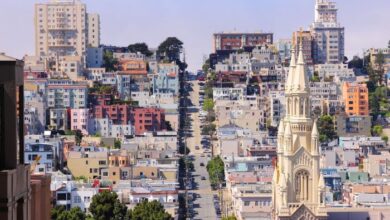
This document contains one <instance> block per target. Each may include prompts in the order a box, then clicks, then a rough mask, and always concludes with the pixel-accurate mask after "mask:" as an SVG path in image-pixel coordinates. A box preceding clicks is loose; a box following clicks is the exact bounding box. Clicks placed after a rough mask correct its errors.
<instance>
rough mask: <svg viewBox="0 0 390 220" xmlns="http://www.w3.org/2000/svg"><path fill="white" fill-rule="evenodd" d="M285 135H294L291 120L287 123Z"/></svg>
mask: <svg viewBox="0 0 390 220" xmlns="http://www.w3.org/2000/svg"><path fill="white" fill-rule="evenodd" d="M284 136H286V137H291V136H292V132H291V126H290V123H289V122H287V123H286V128H285V129H284Z"/></svg>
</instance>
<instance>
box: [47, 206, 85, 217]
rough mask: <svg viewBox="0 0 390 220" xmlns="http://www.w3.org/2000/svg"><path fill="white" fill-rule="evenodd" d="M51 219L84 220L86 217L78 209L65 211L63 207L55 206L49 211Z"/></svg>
mask: <svg viewBox="0 0 390 220" xmlns="http://www.w3.org/2000/svg"><path fill="white" fill-rule="evenodd" d="M51 219H55V220H85V219H86V215H85V213H84V212H83V211H82V210H81V209H80V207H74V208H71V209H70V210H69V211H67V210H65V207H64V206H56V207H54V208H52V209H51Z"/></svg>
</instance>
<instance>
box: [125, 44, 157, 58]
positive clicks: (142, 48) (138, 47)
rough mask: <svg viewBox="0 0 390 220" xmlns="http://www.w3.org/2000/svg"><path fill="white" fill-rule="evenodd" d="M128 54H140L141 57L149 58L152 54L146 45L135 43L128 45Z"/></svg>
mask: <svg viewBox="0 0 390 220" xmlns="http://www.w3.org/2000/svg"><path fill="white" fill-rule="evenodd" d="M128 49H129V52H132V53H137V52H139V53H142V54H143V55H145V56H147V57H150V56H152V55H153V53H152V52H151V51H150V50H149V47H148V45H147V44H146V43H135V44H130V45H129V46H128Z"/></svg>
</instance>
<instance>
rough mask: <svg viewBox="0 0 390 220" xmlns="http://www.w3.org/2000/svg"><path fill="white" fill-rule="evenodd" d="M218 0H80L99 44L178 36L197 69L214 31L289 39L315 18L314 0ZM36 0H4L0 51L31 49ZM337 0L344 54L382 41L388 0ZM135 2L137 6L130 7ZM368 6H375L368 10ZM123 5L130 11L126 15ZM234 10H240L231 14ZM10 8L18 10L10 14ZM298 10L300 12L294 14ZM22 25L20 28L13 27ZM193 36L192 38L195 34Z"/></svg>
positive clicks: (150, 41)
mask: <svg viewBox="0 0 390 220" xmlns="http://www.w3.org/2000/svg"><path fill="white" fill-rule="evenodd" d="M221 1H222V0H217V1H213V2H207V6H205V4H200V3H199V1H196V2H195V1H191V2H188V1H186V2H179V1H175V0H164V1H161V2H154V1H151V0H147V1H129V2H127V1H121V0H117V1H114V2H110V7H111V9H110V8H107V2H106V1H101V2H97V1H92V0H86V1H83V2H84V3H86V4H87V5H88V11H89V12H91V13H98V14H100V16H101V34H102V36H101V38H102V41H101V42H102V44H106V45H118V46H127V45H128V44H131V43H135V42H146V43H147V44H148V45H149V46H150V47H152V48H154V47H157V46H158V44H159V43H160V42H162V41H163V40H164V39H165V38H166V37H169V36H177V37H178V38H179V39H180V40H182V41H183V42H184V46H185V49H186V58H187V62H188V64H189V70H191V71H194V70H196V69H200V68H201V65H202V62H203V57H204V56H205V55H207V54H209V53H210V52H211V48H212V34H213V33H215V32H221V31H237V32H254V31H264V32H272V33H274V34H275V35H274V39H275V41H276V40H278V39H285V38H291V33H292V32H293V31H296V30H298V29H299V28H300V27H303V28H304V29H307V28H308V27H309V25H310V24H311V23H312V22H313V21H314V3H315V1H314V0H313V1H312V2H310V4H307V3H308V2H307V1H304V0H298V1H294V2H290V1H286V0H277V1H272V2H266V3H260V2H254V1H252V0H245V3H246V4H239V5H238V4H235V2H234V1H232V0H228V1H223V3H224V4H220V3H221ZM36 2H42V1H34V0H28V1H23V4H21V1H20V0H17V1H12V2H11V1H8V2H5V7H3V8H4V9H5V8H7V11H5V12H2V13H0V19H1V20H7V19H10V20H13V21H14V22H12V23H9V24H7V23H6V24H4V28H3V29H2V31H0V48H2V51H1V52H5V53H7V54H10V55H12V56H15V57H18V58H22V56H23V55H25V54H28V55H33V54H34V28H33V18H34V15H33V13H34V10H33V5H34V3H36ZM204 2H205V1H204ZM336 2H337V7H338V9H339V23H340V24H341V25H342V26H344V27H345V44H346V47H345V54H346V56H347V57H348V58H349V59H351V58H352V56H353V55H356V54H359V55H361V54H362V51H363V49H368V48H371V47H385V46H387V42H388V39H387V36H389V35H390V30H389V29H388V28H386V23H385V22H386V20H387V19H386V17H387V16H388V15H387V14H386V12H385V11H386V9H387V8H389V7H390V2H388V1H384V0H379V1H376V4H375V5H374V4H371V5H370V4H364V3H365V1H363V0H358V1H354V4H353V5H351V4H350V2H347V1H336ZM359 3H361V4H359ZM221 5H222V9H224V10H221V13H219V14H218V19H214V17H213V11H214V10H216V9H217V8H220V7H221ZM135 7H138V8H139V9H140V10H131V8H135ZM373 8H375V10H370V9H373ZM261 9H264V10H261ZM126 10H128V11H129V12H130V13H128V14H126ZM234 10H236V11H238V12H240V11H241V12H242V13H237V15H235V16H232V14H233V13H234V12H235V11H234ZM363 10H364V11H363ZM14 11H20V12H21V13H13V12H14ZM177 11H179V12H180V11H182V12H183V15H185V16H183V18H180V19H179V17H180V14H178V13H177ZM298 11H299V12H300V13H296V12H298ZM113 12H115V13H113ZM274 14H278V15H284V16H281V17H282V18H281V19H279V18H276V17H274V16H273V15H274ZM356 14H358V15H359V14H360V16H356ZM363 15H364V16H363ZM286 18H288V19H286ZM374 19H375V20H374ZM29 23H30V25H29ZM170 23H171V24H170ZM112 24H116V25H112ZM154 24H155V25H154ZM189 24H191V25H189ZM8 25H9V26H8ZM21 26H23V29H20V30H17V29H16V28H17V27H21ZM361 27H364V28H361ZM118 28H120V29H121V30H122V31H121V34H112V33H115V32H116V30H118ZM195 35H196V36H197V37H194V36H195ZM26 36H31V37H26ZM356 36H359V37H356ZM372 36H375V37H372ZM14 42H19V44H18V47H15V43H14Z"/></svg>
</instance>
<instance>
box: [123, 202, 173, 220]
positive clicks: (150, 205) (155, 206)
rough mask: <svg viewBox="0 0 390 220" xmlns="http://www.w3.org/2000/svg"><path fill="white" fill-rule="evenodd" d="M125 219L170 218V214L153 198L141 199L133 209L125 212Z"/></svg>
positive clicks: (152, 219)
mask: <svg viewBox="0 0 390 220" xmlns="http://www.w3.org/2000/svg"><path fill="white" fill-rule="evenodd" d="M127 219H129V220H144V219H145V220H154V219H156V220H157V219H158V220H170V219H172V216H171V215H170V214H169V213H168V212H166V211H165V209H164V206H163V205H162V204H161V203H160V202H158V201H156V200H154V201H151V202H148V201H143V202H141V203H138V204H137V205H136V206H135V207H134V209H130V210H129V211H128V212H127Z"/></svg>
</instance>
